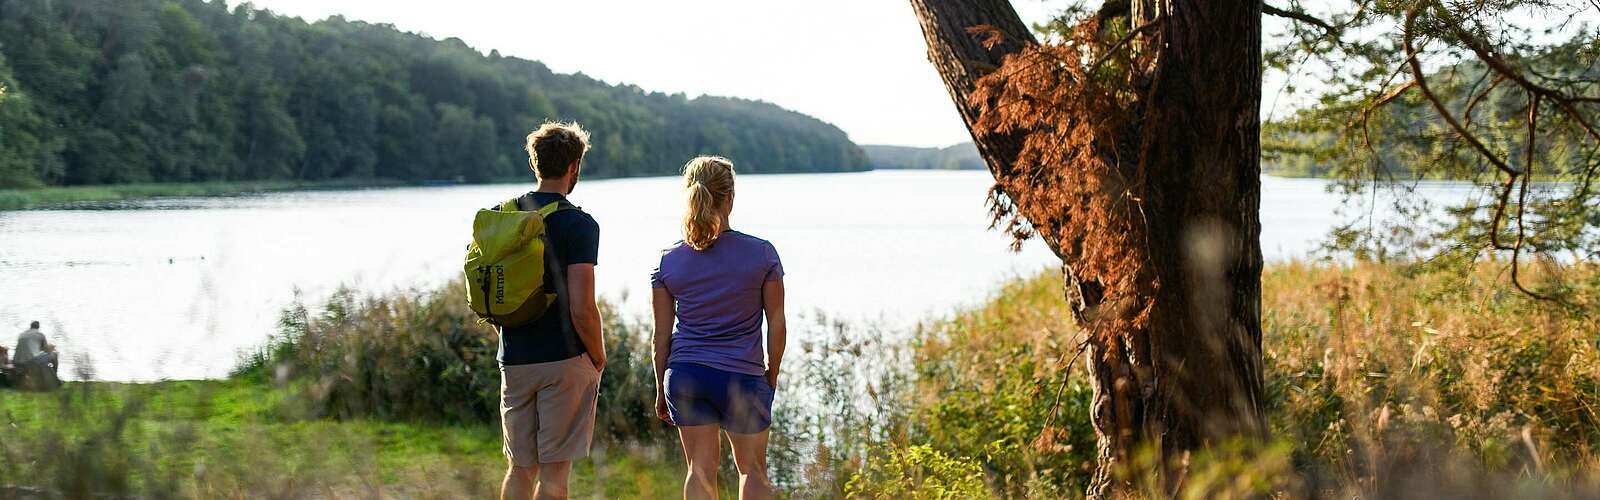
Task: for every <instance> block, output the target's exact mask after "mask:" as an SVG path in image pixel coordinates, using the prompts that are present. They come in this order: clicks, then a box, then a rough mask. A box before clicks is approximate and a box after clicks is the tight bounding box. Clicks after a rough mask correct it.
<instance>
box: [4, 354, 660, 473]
mask: <svg viewBox="0 0 1600 500" xmlns="http://www.w3.org/2000/svg"><path fill="white" fill-rule="evenodd" d="M295 397H299V396H298V393H297V392H296V391H293V390H290V389H288V388H282V387H273V386H270V385H266V384H261V383H255V382H247V381H240V380H221V381H181V382H161V383H154V384H118V383H99V382H93V383H69V384H68V385H67V386H66V387H65V388H63V389H62V390H61V391H58V392H55V393H21V392H15V391H0V417H3V418H4V419H5V424H6V425H5V430H4V431H3V432H0V451H3V452H4V453H5V455H4V457H5V460H4V465H0V484H23V485H40V483H41V481H38V480H37V479H38V478H41V477H46V478H50V477H53V478H54V479H55V480H54V481H53V485H52V486H53V487H54V488H58V489H60V490H61V491H62V492H63V493H65V494H66V496H68V497H74V496H77V495H76V493H92V494H127V493H138V492H145V493H150V492H157V493H163V494H169V495H170V494H175V495H176V496H180V497H188V498H196V497H207V498H210V497H246V496H251V497H253V496H258V495H264V496H279V497H300V496H333V497H352V496H373V497H376V496H382V497H411V498H461V497H476V498H484V497H490V496H494V495H495V494H496V493H497V492H498V488H499V479H500V475H501V474H502V473H503V472H504V470H505V469H504V467H505V462H504V459H503V458H502V457H501V452H500V433H499V429H498V427H496V426H494V425H491V424H486V423H476V424H442V423H423V422H406V421H397V420H378V419H366V418H353V419H343V420H339V419H304V418H296V417H294V416H290V415H285V414H284V412H283V410H282V409H283V408H284V405H283V404H282V403H284V402H285V400H287V399H292V398H295ZM669 451H670V450H669ZM593 457H594V460H591V461H585V462H580V463H578V464H575V467H574V474H575V476H574V478H573V481H572V489H573V494H574V497H586V496H593V495H596V494H598V495H603V496H605V497H612V498H650V497H660V496H672V495H674V494H676V492H677V491H679V488H681V484H682V483H681V477H682V476H681V475H680V473H679V469H678V466H676V465H672V466H664V465H668V464H671V463H673V460H672V458H673V457H672V456H671V455H670V454H667V453H662V452H660V451H653V450H646V449H609V450H607V449H599V448H597V449H596V450H595V453H594V455H593ZM74 476H75V477H76V478H78V479H74ZM25 478H34V479H35V480H33V481H28V480H25ZM4 491H5V490H3V489H0V497H5V496H6V495H5V493H4Z"/></svg>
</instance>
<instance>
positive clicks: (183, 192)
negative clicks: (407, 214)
mask: <svg viewBox="0 0 1600 500" xmlns="http://www.w3.org/2000/svg"><path fill="white" fill-rule="evenodd" d="M873 171H874V170H872V169H866V170H833V171H821V172H752V173H747V174H744V175H791V174H849V173H867V172H873ZM674 176H675V174H672V175H644V176H616V177H597V178H593V179H587V180H595V181H599V180H620V179H645V178H651V177H674ZM517 182H532V179H495V180H489V181H484V182H456V181H398V180H392V179H359V180H357V179H343V180H330V181H207V182H172V183H136V184H97V185H87V186H48V187H40V188H27V189H0V212H5V211H22V210H59V209H73V208H82V207H77V206H75V205H81V204H95V203H116V202H131V201H144V200H154V199H161V198H221V197H228V196H242V195H250V194H262V193H282V192H292V191H322V190H339V189H384V188H401V187H439V186H471V185H489V184H505V183H517Z"/></svg>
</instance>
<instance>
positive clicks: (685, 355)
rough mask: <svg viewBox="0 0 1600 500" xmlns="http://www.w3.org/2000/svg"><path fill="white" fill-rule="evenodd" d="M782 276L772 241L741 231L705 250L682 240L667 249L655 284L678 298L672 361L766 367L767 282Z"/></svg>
mask: <svg viewBox="0 0 1600 500" xmlns="http://www.w3.org/2000/svg"><path fill="white" fill-rule="evenodd" d="M782 277H783V264H782V263H781V262H779V261H778V250H777V249H776V248H773V247H772V243H768V242H767V240H763V239H761V238H757V237H754V236H750V235H748V234H744V233H741V232H738V231H731V230H730V231H725V232H723V233H722V235H721V236H719V237H717V242H716V243H713V244H712V245H711V247H710V248H707V249H705V250H704V251H699V250H695V249H693V248H690V247H689V245H688V244H686V243H684V242H681V241H680V242H678V244H677V245H675V246H673V247H672V248H670V249H668V250H666V251H664V252H662V254H661V264H660V265H659V266H657V267H656V271H655V273H653V274H651V275H650V286H652V287H654V288H665V289H666V290H667V293H669V294H672V298H673V299H674V300H675V301H677V303H678V322H677V327H676V328H675V329H674V331H673V332H672V353H671V354H670V355H669V356H668V357H667V362H668V363H669V364H671V363H678V362H686V363H695V364H700V365H705V366H709V367H712V368H716V369H719V370H727V371H730V372H734V373H743V374H748V375H761V374H764V373H766V372H767V368H766V361H765V360H766V355H765V351H764V350H763V349H762V342H761V324H762V322H763V316H764V315H763V313H764V312H765V311H764V307H763V306H762V300H761V287H762V285H764V284H766V282H768V281H776V280H778V279H779V278H782Z"/></svg>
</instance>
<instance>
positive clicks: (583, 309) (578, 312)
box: [567, 264, 606, 370]
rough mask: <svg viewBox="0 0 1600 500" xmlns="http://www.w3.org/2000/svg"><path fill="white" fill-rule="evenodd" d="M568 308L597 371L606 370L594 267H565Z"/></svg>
mask: <svg viewBox="0 0 1600 500" xmlns="http://www.w3.org/2000/svg"><path fill="white" fill-rule="evenodd" d="M567 308H568V309H569V310H570V311H571V313H572V327H573V328H576V329H577V330H578V339H580V340H582V341H583V347H584V349H586V350H588V352H589V358H590V359H591V360H592V361H594V367H595V368H596V369H601V370H603V369H605V367H606V338H605V334H604V332H602V331H601V328H602V326H601V321H600V307H599V306H598V305H596V304H595V301H594V264H573V265H570V266H567Z"/></svg>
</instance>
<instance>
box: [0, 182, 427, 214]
mask: <svg viewBox="0 0 1600 500" xmlns="http://www.w3.org/2000/svg"><path fill="white" fill-rule="evenodd" d="M394 185H398V183H397V182H395V181H385V180H335V181H221V182H192V183H145V184H118V185H96V186H65V187H43V188H34V189H0V210H27V209H39V208H53V207H61V206H71V205H74V204H80V203H105V202H115V201H130V200H142V199H148V198H161V197H177V196H232V195H240V194H251V193H264V192H275V191H292V190H300V189H340V188H360V187H378V186H394Z"/></svg>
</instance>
